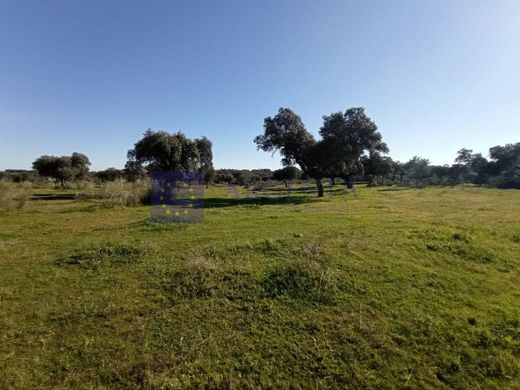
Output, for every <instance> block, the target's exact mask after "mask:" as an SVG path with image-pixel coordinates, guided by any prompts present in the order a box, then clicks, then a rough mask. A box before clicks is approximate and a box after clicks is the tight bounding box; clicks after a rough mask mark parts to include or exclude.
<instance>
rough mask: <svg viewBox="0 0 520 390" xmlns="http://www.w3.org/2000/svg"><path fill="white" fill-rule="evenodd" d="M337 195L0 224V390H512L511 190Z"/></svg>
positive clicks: (515, 320) (515, 348)
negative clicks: (198, 220)
mask: <svg viewBox="0 0 520 390" xmlns="http://www.w3.org/2000/svg"><path fill="white" fill-rule="evenodd" d="M337 189H338V191H337V192H335V195H333V196H326V197H325V198H323V199H316V198H315V197H314V194H313V193H309V194H307V193H305V192H301V193H297V194H296V196H293V198H292V199H286V198H283V197H278V198H270V199H264V200H263V201H261V200H255V199H244V198H241V199H233V198H231V197H230V196H231V194H230V193H229V192H228V191H226V190H225V189H223V188H215V187H213V188H211V189H210V190H209V191H208V192H207V194H206V197H207V198H208V202H207V209H206V212H205V222H204V223H203V224H183V225H176V224H169V225H168V224H153V223H151V222H150V208H149V207H144V206H143V207H133V208H103V207H100V206H99V205H98V204H97V203H96V201H79V200H72V199H51V200H38V201H31V202H29V203H28V204H27V205H26V207H25V208H24V209H22V210H14V211H3V212H0V388H36V387H38V388H66V387H74V388H156V387H157V388H160V387H165V388H168V387H169V388H191V387H199V386H202V385H208V387H218V388H221V387H230V388H243V387H253V388H260V387H262V388H266V387H267V388H268V387H273V388H288V387H290V386H292V387H294V388H300V387H302V388H333V387H358V388H359V387H364V388H396V387H399V388H406V387H409V388H434V387H435V388H442V387H446V388H448V387H455V388H486V389H488V388H496V389H503V388H520V268H519V267H520V192H519V191H515V190H493V189H486V188H478V187H454V188H427V189H401V188H394V187H385V188H364V187H362V188H358V194H359V196H358V197H353V196H352V195H351V194H348V195H345V194H342V190H340V187H339V186H338V187H337ZM40 192H44V191H40ZM46 192H49V191H46ZM272 193H273V194H277V193H279V191H277V189H273V190H272ZM64 198H66V197H64Z"/></svg>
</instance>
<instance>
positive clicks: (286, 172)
mask: <svg viewBox="0 0 520 390" xmlns="http://www.w3.org/2000/svg"><path fill="white" fill-rule="evenodd" d="M300 176H301V172H300V170H299V169H298V168H296V167H293V166H287V167H284V168H282V169H277V170H275V171H274V172H273V180H277V181H282V182H283V183H284V184H285V187H288V181H289V180H296V179H299V178H300Z"/></svg>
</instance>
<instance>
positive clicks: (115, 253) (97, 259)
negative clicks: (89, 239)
mask: <svg viewBox="0 0 520 390" xmlns="http://www.w3.org/2000/svg"><path fill="white" fill-rule="evenodd" d="M144 254H145V251H143V250H142V249H141V248H137V247H135V246H132V245H124V244H122V245H119V244H118V245H116V244H107V245H104V246H100V247H96V246H92V247H87V248H83V249H77V250H75V251H74V252H73V253H72V254H71V255H70V256H69V257H66V258H61V259H58V261H57V263H58V264H59V265H72V266H77V267H79V268H88V269H96V268H98V267H99V266H101V265H103V264H107V265H122V264H130V263H134V262H137V261H139V260H140V259H141V258H142V256H143V255H144Z"/></svg>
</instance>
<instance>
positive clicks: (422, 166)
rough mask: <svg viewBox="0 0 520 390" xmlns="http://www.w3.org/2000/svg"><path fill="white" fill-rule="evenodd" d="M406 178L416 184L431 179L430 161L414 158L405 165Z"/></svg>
mask: <svg viewBox="0 0 520 390" xmlns="http://www.w3.org/2000/svg"><path fill="white" fill-rule="evenodd" d="M403 169H404V171H405V172H406V176H407V177H408V178H409V179H411V180H413V181H415V183H416V184H418V183H419V182H422V181H424V180H426V179H428V178H429V177H430V174H431V171H430V161H429V160H428V159H425V158H421V157H418V156H414V157H412V158H411V159H410V161H408V162H407V163H405V164H404V165H403Z"/></svg>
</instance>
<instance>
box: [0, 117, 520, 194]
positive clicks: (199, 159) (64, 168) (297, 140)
mask: <svg viewBox="0 0 520 390" xmlns="http://www.w3.org/2000/svg"><path fill="white" fill-rule="evenodd" d="M319 134H320V139H315V137H314V136H313V135H312V134H311V133H310V132H309V131H307V129H306V127H305V125H304V124H303V122H302V120H301V118H300V117H299V116H298V115H297V114H296V113H294V112H293V111H292V110H291V109H289V108H280V109H279V110H278V112H277V114H276V115H275V116H273V117H267V118H265V119H264V131H263V133H262V134H260V135H259V136H257V137H256V138H255V139H254V142H255V143H256V145H257V147H258V149H262V150H264V151H268V152H273V151H278V152H280V154H281V156H282V161H281V162H282V165H283V168H281V169H278V170H274V171H273V170H270V169H252V170H247V169H218V170H215V169H214V167H213V151H212V143H211V141H210V140H209V139H208V138H206V137H202V138H196V139H193V140H192V139H189V138H188V137H186V136H185V135H184V134H183V133H182V132H177V133H168V132H165V131H154V130H152V129H148V130H147V131H146V132H145V133H144V134H143V137H142V138H141V139H140V140H138V141H137V142H136V143H135V144H134V146H133V148H132V149H130V150H129V151H128V153H127V163H126V165H125V167H124V169H116V168H108V169H106V170H103V171H98V172H90V170H89V168H90V165H91V163H90V160H89V158H88V157H87V156H86V155H85V154H83V153H78V152H74V153H72V154H71V155H70V156H47V155H44V156H41V157H39V158H37V159H36V160H35V161H34V162H33V170H32V171H27V170H6V171H4V172H0V179H4V180H10V181H14V182H24V181H37V180H52V181H54V182H56V183H58V184H60V185H61V186H64V185H65V183H66V182H73V181H80V180H89V181H97V182H110V181H115V180H120V179H124V180H126V181H136V180H138V179H140V178H144V177H146V176H147V175H149V174H150V173H151V172H154V171H170V170H174V171H185V172H193V173H197V174H198V175H199V176H200V178H201V181H202V182H204V183H206V184H209V183H216V184H235V185H241V186H249V185H254V184H257V183H265V182H270V181H276V182H281V183H284V184H285V185H286V186H287V185H288V184H289V183H290V182H292V181H296V180H313V181H315V183H316V187H317V191H318V196H323V183H322V180H323V179H330V181H331V183H332V184H334V183H336V182H341V183H343V184H344V185H346V186H347V187H348V188H352V186H353V185H354V182H366V183H368V184H369V185H394V184H395V185H403V186H425V185H455V184H460V183H473V184H477V185H488V186H493V187H498V188H520V143H516V144H507V145H504V146H494V147H492V148H491V149H489V153H488V156H487V157H484V156H483V155H482V154H480V153H473V151H472V150H470V149H461V150H459V151H458V152H457V156H456V157H455V163H454V164H452V165H432V164H430V162H429V160H427V159H425V158H421V157H418V156H415V157H413V158H412V159H410V160H409V161H407V162H404V163H402V162H399V161H394V160H392V158H391V157H389V156H388V155H387V154H388V151H389V150H388V147H387V145H386V144H385V143H384V142H383V140H382V136H381V134H380V133H379V131H378V129H377V126H376V124H375V123H374V122H373V121H372V120H371V119H370V118H369V117H368V116H367V115H366V114H365V110H364V109H363V108H362V107H354V108H349V109H347V110H346V111H345V112H336V113H332V114H330V115H326V116H324V117H323V124H322V126H321V128H320V130H319Z"/></svg>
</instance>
